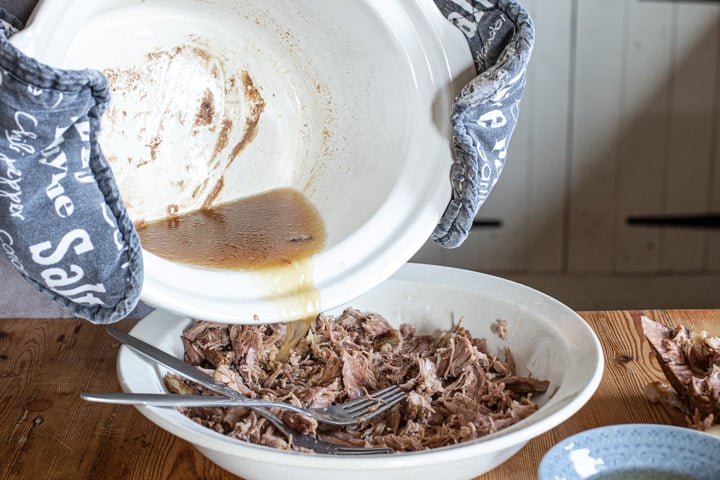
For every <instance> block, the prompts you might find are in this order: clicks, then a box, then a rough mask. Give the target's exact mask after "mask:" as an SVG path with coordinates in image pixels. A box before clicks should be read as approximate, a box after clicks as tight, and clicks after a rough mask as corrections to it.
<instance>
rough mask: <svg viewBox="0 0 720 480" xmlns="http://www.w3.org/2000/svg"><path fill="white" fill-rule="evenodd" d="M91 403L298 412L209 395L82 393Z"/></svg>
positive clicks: (271, 403) (261, 402)
mask: <svg viewBox="0 0 720 480" xmlns="http://www.w3.org/2000/svg"><path fill="white" fill-rule="evenodd" d="M80 398H81V399H83V400H87V401H89V402H98V403H113V404H117V405H147V406H153V407H279V408H286V409H290V410H298V411H301V410H300V409H298V408H297V407H295V406H294V405H290V404H287V403H280V402H274V401H272V400H257V399H252V398H243V399H239V398H227V397H209V396H207V395H179V394H171V393H170V394H165V393H117V392H112V393H81V394H80Z"/></svg>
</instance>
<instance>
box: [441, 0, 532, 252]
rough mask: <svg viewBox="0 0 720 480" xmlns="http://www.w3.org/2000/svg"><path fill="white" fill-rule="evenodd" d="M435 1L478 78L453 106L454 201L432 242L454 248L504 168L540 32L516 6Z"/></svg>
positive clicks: (495, 1)
mask: <svg viewBox="0 0 720 480" xmlns="http://www.w3.org/2000/svg"><path fill="white" fill-rule="evenodd" d="M434 1H435V4H436V5H437V7H438V8H439V9H440V11H441V12H442V14H443V15H445V17H446V18H447V19H448V20H449V21H450V22H452V23H453V24H454V25H455V26H456V27H458V28H459V29H460V30H461V31H462V32H463V33H464V34H465V37H466V39H467V41H468V45H469V47H470V51H471V53H472V56H473V61H474V63H475V68H476V70H477V73H478V76H476V77H475V78H473V79H472V80H471V81H470V82H469V83H468V84H467V85H466V86H465V87H463V89H462V91H461V92H460V94H459V95H458V97H457V98H456V99H455V103H454V105H453V113H452V117H451V121H452V125H453V129H454V136H453V144H454V163H453V166H452V169H451V179H450V181H451V182H452V187H453V192H452V199H451V200H450V203H449V204H448V207H447V209H446V210H445V213H444V214H443V217H442V218H441V219H440V222H439V223H438V225H437V226H436V227H435V231H434V232H433V234H432V237H431V238H432V239H433V241H434V242H436V243H437V244H439V245H441V246H443V247H446V248H454V247H457V246H459V245H461V244H462V243H463V241H465V239H466V238H467V236H468V234H469V233H470V228H471V227H472V223H473V220H474V219H475V215H476V214H477V211H478V209H479V208H480V206H481V205H482V204H483V203H484V202H485V200H486V199H487V197H488V195H490V191H491V190H492V188H493V187H494V186H495V183H496V182H497V180H498V178H499V176H500V173H501V172H502V169H503V166H504V165H505V157H506V154H507V149H508V145H509V143H510V137H511V135H512V132H513V130H514V129H515V125H516V124H517V119H518V110H519V103H520V99H521V98H522V94H523V92H524V91H525V69H526V67H527V63H528V61H529V60H530V55H531V53H532V49H533V45H534V41H535V30H534V27H533V23H532V20H531V18H530V15H529V14H528V13H527V11H526V10H525V9H524V8H523V7H521V6H520V5H519V4H518V3H517V2H515V1H514V0H492V1H490V0H434Z"/></svg>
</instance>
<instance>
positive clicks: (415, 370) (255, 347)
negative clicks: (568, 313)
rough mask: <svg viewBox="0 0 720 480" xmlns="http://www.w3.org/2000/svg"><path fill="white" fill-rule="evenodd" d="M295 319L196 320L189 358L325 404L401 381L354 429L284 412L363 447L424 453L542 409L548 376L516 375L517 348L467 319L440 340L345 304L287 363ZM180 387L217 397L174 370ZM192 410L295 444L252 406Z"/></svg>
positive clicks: (231, 431) (272, 393) (207, 419)
mask: <svg viewBox="0 0 720 480" xmlns="http://www.w3.org/2000/svg"><path fill="white" fill-rule="evenodd" d="M285 328H286V327H285V325H283V324H267V325H265V324H263V325H224V324H214V323H208V322H196V323H195V324H193V325H192V326H191V327H190V328H188V329H187V330H186V331H185V332H184V335H183V337H182V341H183V344H184V346H185V360H186V361H187V362H188V363H190V364H192V365H195V366H197V367H198V368H201V369H202V370H203V371H205V372H206V373H209V374H210V375H212V376H213V377H214V379H215V381H216V382H219V383H222V384H225V385H227V386H229V387H231V388H233V389H235V390H236V391H238V392H240V393H242V394H243V395H246V396H248V397H251V398H267V399H277V400H281V401H285V402H291V403H294V404H296V405H302V406H305V407H323V406H328V405H330V404H334V403H340V402H345V401H348V400H352V399H355V398H358V397H362V396H364V395H366V394H367V393H368V392H372V391H375V390H379V389H381V388H384V387H387V386H389V385H392V384H396V385H399V386H400V387H401V388H402V389H403V390H404V391H405V392H406V393H407V397H406V398H405V399H404V400H402V401H401V402H400V403H398V404H397V405H395V406H393V407H392V408H391V409H389V410H388V411H387V412H385V413H383V414H381V415H378V416H377V417H374V418H372V419H369V420H366V421H364V422H363V423H361V424H359V425H357V426H352V427H336V426H331V425H326V424H319V423H318V422H316V421H315V420H313V419H310V418H308V417H306V416H302V415H299V414H296V413H293V412H288V411H286V410H279V409H274V410H273V411H274V413H276V414H278V416H280V417H281V418H282V419H283V421H284V422H285V423H287V424H288V425H290V426H292V427H293V428H295V429H296V430H298V431H301V432H303V433H307V434H310V435H315V436H317V437H318V438H321V439H323V440H327V441H332V442H335V443H339V444H343V445H353V446H383V447H389V448H391V449H393V450H394V451H398V452H404V451H416V450H423V449H429V448H436V447H441V446H445V445H452V444H456V443H459V442H464V441H467V440H471V439H475V438H478V437H482V436H484V435H487V434H490V433H493V432H495V431H498V430H500V429H503V428H505V427H508V426H509V425H512V424H514V423H516V422H518V421H520V420H522V419H523V418H525V417H527V416H528V415H530V414H532V413H533V412H535V411H536V410H537V408H538V406H537V404H536V403H535V402H534V401H533V395H534V394H537V393H541V392H545V391H546V390H547V388H548V382H547V381H544V380H539V379H537V378H534V377H532V376H529V377H520V376H517V375H516V374H515V364H514V361H513V358H512V355H511V353H510V351H509V350H507V349H506V350H505V352H504V355H503V356H504V359H502V360H501V359H500V358H498V357H497V356H495V355H493V354H492V353H491V352H489V351H488V350H487V347H486V341H485V340H484V339H478V338H473V337H472V335H471V334H470V332H468V331H467V330H466V329H465V328H464V327H462V326H461V325H457V326H455V327H454V328H453V329H452V330H451V331H448V332H444V333H443V334H441V335H439V336H430V335H418V334H416V332H415V329H414V327H412V326H410V325H402V326H401V327H400V328H399V329H395V328H393V327H392V326H391V325H390V323H389V322H388V321H387V320H386V319H385V318H384V317H382V316H380V315H377V314H372V313H370V314H365V313H362V312H360V311H358V310H355V309H347V310H345V311H344V312H343V313H342V314H341V315H340V316H339V317H337V318H336V317H332V316H329V315H325V314H321V315H319V316H318V317H317V319H316V320H315V322H314V325H313V326H312V327H311V328H310V330H309V331H308V333H307V335H306V336H305V337H304V338H303V339H302V340H301V341H300V342H299V343H298V344H297V345H295V347H294V348H293V349H292V350H291V351H290V354H289V356H288V358H287V359H284V360H282V361H280V360H278V358H277V354H278V352H279V351H280V349H281V348H282V346H283V344H284V340H285ZM165 383H166V385H167V386H168V389H169V390H171V391H173V392H175V393H186V394H188V393H202V394H211V393H210V392H208V391H205V390H203V389H202V388H201V387H198V386H195V385H194V384H192V383H188V382H185V381H184V380H182V379H180V378H179V377H176V376H173V375H168V376H167V377H166V379H165ZM182 412H183V413H184V414H186V415H188V416H190V417H191V418H193V419H194V420H195V421H197V422H198V423H200V424H202V425H204V426H206V427H208V428H212V429H214V430H216V431H218V432H222V433H225V434H227V435H231V436H233V437H236V438H239V439H243V440H248V441H251V442H254V443H257V444H262V445H268V446H273V447H277V448H282V449H293V448H294V447H293V445H291V443H290V442H289V441H288V439H287V438H285V437H283V436H282V435H281V434H279V433H277V432H275V430H274V427H273V426H272V425H271V424H270V423H269V422H267V420H265V419H264V418H263V417H261V416H259V415H256V413H255V412H253V411H252V410H251V409H248V408H244V407H233V408H215V407H213V408H206V407H202V408H185V409H182Z"/></svg>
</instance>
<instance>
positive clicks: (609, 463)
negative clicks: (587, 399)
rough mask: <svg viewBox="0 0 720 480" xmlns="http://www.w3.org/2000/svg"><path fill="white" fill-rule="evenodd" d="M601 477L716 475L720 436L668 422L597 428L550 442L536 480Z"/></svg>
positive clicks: (691, 479) (713, 479)
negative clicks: (552, 444)
mask: <svg viewBox="0 0 720 480" xmlns="http://www.w3.org/2000/svg"><path fill="white" fill-rule="evenodd" d="M623 474H624V476H623ZM605 478H607V479H610V478H613V479H622V478H638V479H644V478H648V479H650V478H652V479H658V480H659V479H662V478H668V479H669V478H677V479H682V480H684V479H688V480H717V479H720V438H717V437H715V436H713V435H710V434H708V433H703V432H699V431H696V430H692V429H689V428H683V427H674V426H669V425H652V424H625V425H612V426H607V427H599V428H594V429H591V430H586V431H584V432H580V433H578V434H575V435H572V436H570V437H568V438H566V439H565V440H563V441H562V442H560V443H558V444H557V445H555V446H554V447H553V448H551V449H550V450H549V451H548V452H547V453H546V454H545V456H544V457H543V459H542V461H541V462H540V467H539V469H538V480H580V479H592V480H596V479H597V480H602V479H605Z"/></svg>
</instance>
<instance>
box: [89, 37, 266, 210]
mask: <svg viewBox="0 0 720 480" xmlns="http://www.w3.org/2000/svg"><path fill="white" fill-rule="evenodd" d="M246 67H247V66H246V65H244V64H241V63H238V61H237V59H236V58H235V56H234V55H232V52H230V51H228V50H226V49H221V48H213V46H212V45H205V44H204V41H203V40H201V39H199V38H195V37H191V38H189V39H188V43H186V44H182V45H178V46H175V47H171V48H164V49H158V50H155V51H152V52H150V53H147V54H145V55H144V56H142V57H141V58H138V59H136V61H134V62H133V63H130V64H127V65H123V66H118V67H112V68H106V69H104V70H103V72H104V73H105V75H106V77H107V78H108V80H109V83H110V90H111V94H112V102H111V103H110V105H109V107H108V111H107V113H106V115H105V116H104V118H103V122H104V124H103V127H104V128H103V130H104V132H103V139H102V140H103V150H104V151H105V153H106V156H107V158H108V160H109V161H110V164H111V166H112V169H113V173H114V175H115V178H116V180H117V183H118V188H119V190H120V194H121V196H122V197H123V200H124V201H125V203H126V205H127V206H128V210H129V213H130V216H131V217H132V218H133V220H134V221H136V222H140V223H143V222H152V221H155V220H158V219H161V218H164V217H165V216H166V212H167V211H168V210H169V207H170V205H173V209H177V211H178V212H179V213H180V214H182V213H185V212H190V211H194V210H198V209H206V208H208V207H209V206H211V205H213V204H214V202H215V200H216V198H217V196H218V194H219V193H220V191H221V189H222V188H223V184H224V180H223V178H224V176H225V175H226V172H227V170H228V168H229V167H230V166H231V164H232V163H233V162H234V161H235V160H236V159H237V157H238V156H240V155H241V153H243V152H244V151H245V149H246V147H247V146H248V145H249V144H250V143H251V142H253V140H254V139H255V138H256V137H257V134H258V130H259V128H260V119H261V117H262V114H263V112H264V111H265V100H264V99H263V97H262V95H261V91H260V88H259V87H258V86H257V85H256V83H255V81H254V79H253V78H252V76H251V74H250V72H248V71H247V68H246Z"/></svg>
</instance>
